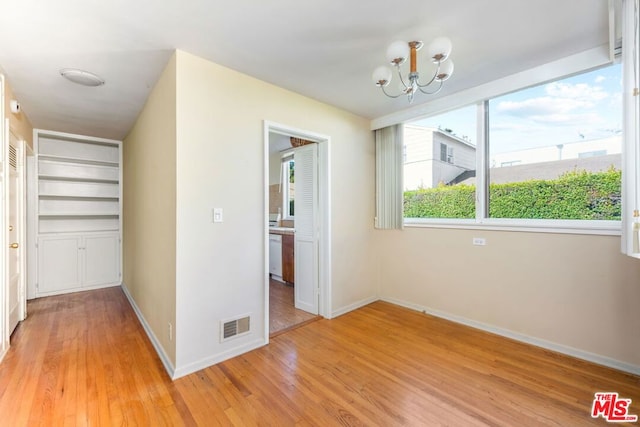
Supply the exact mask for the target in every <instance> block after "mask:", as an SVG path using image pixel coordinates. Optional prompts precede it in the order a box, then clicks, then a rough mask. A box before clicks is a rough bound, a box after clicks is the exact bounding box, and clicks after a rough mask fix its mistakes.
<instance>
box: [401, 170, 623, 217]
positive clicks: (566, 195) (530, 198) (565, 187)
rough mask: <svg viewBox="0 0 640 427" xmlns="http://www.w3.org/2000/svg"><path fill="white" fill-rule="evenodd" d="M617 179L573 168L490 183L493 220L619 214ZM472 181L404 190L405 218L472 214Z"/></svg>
mask: <svg viewBox="0 0 640 427" xmlns="http://www.w3.org/2000/svg"><path fill="white" fill-rule="evenodd" d="M621 178H622V173H621V171H619V170H616V169H610V170H608V171H606V172H595V173H592V172H586V171H572V172H567V173H565V174H563V175H561V176H560V177H559V178H558V179H554V180H530V181H524V182H513V183H507V184H491V185H490V187H489V198H490V202H489V216H490V217H491V218H527V219H534V218H535V219H591V220H619V219H620V218H621V205H620V202H621ZM475 191H476V188H475V186H474V185H464V184H460V185H454V186H440V187H437V188H428V189H420V190H413V191H405V193H404V216H405V218H475Z"/></svg>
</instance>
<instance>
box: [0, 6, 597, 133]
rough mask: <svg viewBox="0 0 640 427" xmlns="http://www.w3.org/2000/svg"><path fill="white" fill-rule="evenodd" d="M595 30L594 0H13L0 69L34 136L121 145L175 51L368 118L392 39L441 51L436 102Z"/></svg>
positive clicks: (576, 44)
mask: <svg viewBox="0 0 640 427" xmlns="http://www.w3.org/2000/svg"><path fill="white" fill-rule="evenodd" d="M608 19H609V18H608V2H607V1H604V0H563V1H557V0H536V1H529V0H475V1H471V0H449V1H446V2H444V1H437V0H398V1H396V2H393V3H389V2H388V1H384V2H383V1H381V0H369V1H367V2H355V1H354V2H347V1H344V0H323V1H322V2H305V1H299V0H269V1H250V0H236V1H233V2H221V1H216V0H190V1H181V0H163V1H157V0H134V1H132V0H110V1H95V0H57V1H50V0H20V1H12V2H5V4H3V10H2V13H1V14H0V68H1V70H2V71H3V72H4V74H5V75H6V77H7V80H8V82H9V84H10V86H11V88H12V89H13V91H14V94H15V97H16V98H17V99H18V100H19V101H20V103H21V106H22V109H23V112H24V113H26V114H27V116H28V117H29V118H30V120H31V122H32V124H33V125H34V126H35V127H37V128H43V129H50V130H59V131H64V132H71V133H80V134H86V135H94V136H100V137H106V138H116V139H121V138H124V137H125V136H126V134H127V133H128V131H129V130H130V129H131V126H132V125H133V123H134V121H135V119H136V117H137V115H138V113H139V112H140V110H141V108H142V106H143V105H144V102H145V100H146V98H147V96H148V94H149V92H150V90H151V88H152V87H153V85H154V83H155V82H156V80H157V78H158V77H159V75H160V73H161V72H162V70H163V68H164V66H165V64H166V63H167V61H168V59H169V58H170V56H171V54H172V52H173V50H174V49H182V50H184V51H187V52H190V53H192V54H195V55H198V56H201V57H203V58H206V59H208V60H211V61H213V62H216V63H218V64H222V65H225V66H227V67H229V68H232V69H234V70H237V71H240V72H243V73H246V74H249V75H251V76H254V77H256V78H259V79H261V80H265V81H267V82H270V83H273V84H275V85H278V86H281V87H284V88H287V89H289V90H291V91H294V92H297V93H300V94H302V95H306V96H308V97H311V98H314V99H317V100H319V101H322V102H326V103H328V104H332V105H335V106H337V107H340V108H343V109H345V110H348V111H351V112H353V113H355V114H357V115H359V116H362V117H365V118H369V119H374V118H377V117H380V116H383V115H386V114H390V113H393V112H396V111H398V110H402V109H405V108H407V107H408V103H407V100H406V98H404V97H403V98H399V99H390V98H387V97H385V96H383V95H382V94H381V93H379V89H377V88H376V87H375V86H374V85H373V83H372V82H371V72H372V71H373V69H374V68H375V67H376V66H378V65H382V64H383V63H384V62H385V51H386V47H387V45H388V44H389V43H390V42H392V41H394V40H396V39H401V40H409V39H416V38H417V39H421V40H423V41H425V43H426V44H428V43H429V41H431V40H433V39H434V38H435V37H438V36H441V35H445V36H447V37H449V38H450V39H451V40H452V42H453V52H452V55H451V58H452V59H453V61H454V62H455V71H454V73H453V76H452V77H451V78H450V79H449V80H448V81H447V82H446V83H447V84H446V85H445V88H444V89H443V90H442V92H440V94H438V96H446V95H449V94H452V93H455V92H457V91H460V90H464V89H467V88H470V87H473V86H476V85H479V84H482V83H486V82H488V81H491V80H494V79H497V78H499V77H503V76H506V75H509V74H513V73H516V72H519V71H522V70H525V69H528V68H531V67H533V66H536V65H540V64H543V63H546V62H549V61H553V60H556V59H559V58H562V57H564V56H567V55H570V54H574V53H578V52H581V51H584V50H586V49H590V48H593V47H597V46H600V45H603V44H606V43H608V39H609V28H608ZM423 53H424V52H423ZM419 54H420V52H419ZM428 65H429V64H428V63H427V62H426V61H424V62H422V63H421V62H420V61H419V70H424V69H426V68H428ZM67 67H74V68H79V69H82V70H87V71H91V72H93V73H96V74H98V75H100V76H101V77H103V78H104V79H105V80H106V84H105V85H104V86H101V87H97V88H87V87H82V86H77V85H74V84H72V83H70V82H68V81H66V80H64V79H63V78H61V77H60V75H59V70H60V69H61V68H67ZM392 84H393V83H392ZM431 99H434V97H433V96H431V97H429V96H426V95H425V96H420V95H416V100H415V101H414V105H417V104H420V103H423V102H428V101H429V100H431Z"/></svg>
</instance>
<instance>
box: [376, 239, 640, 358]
mask: <svg viewBox="0 0 640 427" xmlns="http://www.w3.org/2000/svg"><path fill="white" fill-rule="evenodd" d="M376 237H377V246H378V248H379V249H380V251H381V256H382V257H383V258H384V262H383V263H382V265H383V267H382V271H381V273H382V275H381V290H380V293H381V296H382V297H383V298H386V299H391V300H394V301H397V302H403V303H405V304H408V305H411V306H413V307H415V308H420V307H425V308H429V309H433V310H437V311H440V312H442V313H444V314H446V315H451V316H457V317H461V318H464V319H468V320H471V321H472V322H480V323H484V324H486V325H489V326H491V327H495V328H499V329H502V330H507V331H511V332H514V333H517V334H522V335H525V336H528V337H532V338H535V339H537V340H544V341H548V342H551V343H554V344H558V345H560V346H562V347H570V348H573V349H576V350H578V351H579V352H588V353H593V354H596V355H598V356H600V357H604V358H609V359H613V360H614V361H617V362H622V363H624V364H628V365H632V366H635V367H636V369H637V368H640V339H639V336H638V331H640V310H639V309H638V304H639V303H640V263H639V262H638V260H635V259H632V258H629V257H625V256H623V255H621V254H620V238H619V237H612V236H586V235H565V234H544V233H522V232H519V233H516V232H497V231H471V230H451V229H449V230H445V229H429V228H407V229H405V230H404V231H379V232H377V236H376ZM473 237H485V238H486V239H487V246H484V247H482V246H473V245H472V244H471V241H472V238H473Z"/></svg>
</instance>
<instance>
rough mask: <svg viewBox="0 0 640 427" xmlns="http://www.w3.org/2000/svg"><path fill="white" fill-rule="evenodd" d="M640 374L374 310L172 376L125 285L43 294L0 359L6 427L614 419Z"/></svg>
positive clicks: (639, 402)
mask: <svg viewBox="0 0 640 427" xmlns="http://www.w3.org/2000/svg"><path fill="white" fill-rule="evenodd" d="M597 391H616V392H618V393H619V394H620V396H621V397H625V398H631V399H633V403H632V405H631V413H635V414H640V378H639V377H637V376H634V375H630V374H626V373H622V372H619V371H615V370H612V369H608V368H604V367H601V366H597V365H593V364H590V363H587V362H584V361H580V360H576V359H573V358H570V357H566V356H563V355H559V354H556V353H553V352H550V351H546V350H542V349H539V348H536V347H532V346H529V345H526V344H522V343H518V342H515V341H511V340H508V339H505V338H501V337H498V336H494V335H491V334H487V333H483V332H480V331H477V330H474V329H470V328H467V327H464V326H460V325H456V324H453V323H451V322H447V321H444V320H440V319H437V318H433V317H430V316H427V315H423V314H421V313H418V312H413V311H410V310H407V309H404V308H400V307H397V306H394V305H391V304H387V303H383V302H377V303H373V304H370V305H368V306H367V307H364V308H361V309H359V310H356V311H354V312H351V313H348V314H346V315H344V316H341V317H339V318H337V319H334V320H326V319H322V320H319V321H316V322H313V323H310V324H308V325H305V326H303V327H300V328H297V329H295V330H292V331H290V332H287V333H285V334H282V335H279V336H278V337H276V338H274V339H273V340H271V343H270V344H269V345H268V346H266V347H263V348H261V349H258V350H255V351H252V352H249V353H247V354H245V355H243V356H239V357H236V358H233V359H230V360H228V361H226V362H223V363H219V364H218V365H215V366H213V367H210V368H207V369H204V370H202V371H199V372H197V373H194V374H191V375H188V376H186V377H183V378H180V379H178V380H176V381H174V382H172V381H171V380H170V379H169V378H168V376H167V374H166V373H165V372H164V370H163V368H162V365H161V363H160V361H159V359H158V357H157V356H156V354H155V353H154V350H153V348H152V346H151V345H150V343H149V341H148V340H147V338H146V336H145V334H144V331H143V330H142V327H141V326H140V324H139V323H138V321H137V319H136V317H135V315H134V313H133V311H132V309H131V308H130V306H129V304H128V302H127V300H126V298H125V297H124V295H123V293H122V291H121V290H120V289H119V288H111V289H105V290H99V291H91V292H83V293H77V294H69V295H64V296H57V297H49V298H42V299H39V300H35V301H31V302H30V303H29V318H28V319H27V320H26V321H25V322H24V323H23V324H21V325H20V326H19V327H18V329H17V331H16V333H15V334H14V337H13V339H12V347H11V349H10V351H9V353H8V354H7V356H6V357H5V360H4V361H3V362H2V363H1V364H0V425H2V426H5V425H6V426H23V425H43V426H64V425H70V426H75V425H78V426H79V425H101V426H109V425H114V426H115V425H118V426H120V425H129V426H131V425H140V426H163V425H167V426H169V425H171V426H173V425H176V426H179V425H201V426H215V425H267V426H288V425H317V426H333V425H343V426H345V425H380V426H394V425H418V426H425V425H426V426H429V425H452V426H479V425H504V426H539V425H557V426H587V425H606V423H605V422H604V421H603V420H602V419H598V420H594V419H592V418H591V417H590V409H591V403H592V400H593V394H594V393H595V392H597Z"/></svg>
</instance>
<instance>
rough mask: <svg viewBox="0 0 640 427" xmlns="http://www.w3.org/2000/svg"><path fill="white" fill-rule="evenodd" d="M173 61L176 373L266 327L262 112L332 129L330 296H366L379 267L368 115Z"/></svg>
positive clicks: (250, 341) (192, 59)
mask: <svg viewBox="0 0 640 427" xmlns="http://www.w3.org/2000/svg"><path fill="white" fill-rule="evenodd" d="M177 70H178V71H177V93H178V108H177V116H178V146H177V165H178V166H177V168H178V169H177V176H178V186H177V198H178V200H177V201H178V202H177V208H178V212H177V232H176V236H177V294H178V297H177V301H178V307H177V308H178V316H177V327H178V336H179V340H178V349H177V352H178V354H177V359H178V365H179V372H178V374H179V375H180V374H182V373H185V372H188V371H190V370H192V369H195V368H197V367H199V366H203V365H206V364H211V363H215V362H216V361H218V360H221V359H222V358H225V357H229V355H232V354H234V353H235V352H238V351H240V350H242V349H246V348H250V347H251V346H255V345H258V344H259V343H260V342H263V341H264V339H265V336H264V322H263V318H264V300H265V293H264V279H265V276H264V273H265V256H266V254H265V250H264V246H265V241H264V236H265V234H264V228H263V226H264V212H265V206H264V191H265V182H264V179H265V177H264V172H265V171H264V157H263V156H264V141H263V123H264V120H269V121H273V122H276V123H280V124H283V125H287V126H291V127H293V128H298V129H303V130H307V131H312V132H316V133H320V134H324V135H328V136H330V137H331V148H330V150H331V162H332V164H331V168H332V169H331V178H330V179H331V185H332V199H331V202H332V209H331V214H332V226H333V232H332V239H333V257H332V264H333V265H332V273H331V274H332V280H333V298H332V302H333V308H334V309H340V308H342V307H346V306H349V305H351V304H356V303H358V302H359V301H363V300H366V299H368V298H372V297H374V296H375V292H376V288H377V286H376V285H377V275H376V274H375V272H374V271H373V270H372V269H371V265H372V260H373V259H375V253H374V248H373V245H372V238H373V228H372V227H371V224H372V221H373V216H374V214H373V206H374V200H373V194H374V181H373V175H374V172H373V167H374V144H373V135H372V132H371V131H370V130H369V122H368V121H367V120H364V119H362V118H359V117H357V116H354V115H352V114H349V113H346V112H344V111H342V110H339V109H336V108H334V107H331V106H328V105H326V104H322V103H319V102H317V101H314V100H311V99H309V98H305V97H303V96H300V95H297V94H295V93H292V92H289V91H286V90H284V89H281V88H278V87H276V86H273V85H270V84H268V83H265V82H262V81H259V80H256V79H254V78H251V77H249V76H246V75H243V74H240V73H237V72H235V71H233V70H230V69H228V68H224V67H221V66H219V65H216V64H214V63H211V62H208V61H206V60H203V59H201V58H198V57H196V56H193V55H190V54H187V53H185V52H180V51H178V52H177ZM214 207H221V208H223V209H224V222H223V223H220V224H213V223H212V221H211V209H212V208H214ZM345 254H349V256H345ZM373 265H375V263H374V264H373ZM246 314H250V315H251V321H252V324H251V329H252V332H251V334H249V335H248V336H245V337H241V338H238V339H235V340H232V341H228V342H225V343H224V344H223V343H220V339H219V335H220V331H219V324H220V321H221V320H223V319H228V318H234V317H237V316H240V315H246Z"/></svg>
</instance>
